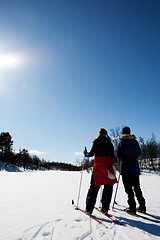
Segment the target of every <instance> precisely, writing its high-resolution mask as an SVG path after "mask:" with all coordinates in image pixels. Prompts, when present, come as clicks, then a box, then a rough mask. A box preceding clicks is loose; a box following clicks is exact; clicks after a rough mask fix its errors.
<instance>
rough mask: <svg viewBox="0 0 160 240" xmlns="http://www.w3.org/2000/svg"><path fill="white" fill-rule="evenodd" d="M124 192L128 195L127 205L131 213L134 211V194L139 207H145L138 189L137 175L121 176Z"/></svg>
mask: <svg viewBox="0 0 160 240" xmlns="http://www.w3.org/2000/svg"><path fill="white" fill-rule="evenodd" d="M122 180H123V185H124V188H125V192H126V193H127V195H128V205H129V208H130V210H131V211H136V202H135V198H134V193H135V195H136V198H137V200H138V203H139V206H140V207H142V208H144V207H145V199H144V197H143V195H142V191H141V188H140V182H139V175H137V174H136V175H122Z"/></svg>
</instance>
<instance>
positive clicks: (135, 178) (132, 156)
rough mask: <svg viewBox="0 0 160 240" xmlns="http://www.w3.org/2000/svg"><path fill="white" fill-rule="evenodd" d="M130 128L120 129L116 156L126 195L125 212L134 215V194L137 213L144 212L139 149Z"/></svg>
mask: <svg viewBox="0 0 160 240" xmlns="http://www.w3.org/2000/svg"><path fill="white" fill-rule="evenodd" d="M130 132H131V130H130V128H129V127H127V126H126V127H124V128H123V129H122V136H121V137H120V143H119V145H118V152H117V156H118V158H119V159H120V173H121V175H122V181H123V185H124V189H125V192H126V193H127V195H128V205H129V208H127V209H125V211H127V212H129V213H136V210H137V209H136V201H135V198H134V193H135V195H136V197H137V200H138V203H139V207H138V211H140V212H144V213H145V212H146V204H145V199H144V197H143V195H142V191H141V188H140V181H139V175H140V168H139V163H138V158H139V157H140V155H141V149H140V147H139V144H138V142H137V140H136V137H135V136H134V135H130Z"/></svg>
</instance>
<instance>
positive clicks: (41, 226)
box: [0, 171, 160, 240]
mask: <svg viewBox="0 0 160 240" xmlns="http://www.w3.org/2000/svg"><path fill="white" fill-rule="evenodd" d="M80 176H81V175H80V172H61V171H50V172H5V171H1V172H0V240H31V239H33V240H34V239H36V240H42V239H43V240H53V239H54V240H72V239H74V240H80V239H81V240H82V239H85V240H87V239H92V240H99V239H100V240H111V239H112V240H113V239H115V240H127V239H128V240H129V239H130V240H132V239H139V240H142V239H144V240H147V239H160V221H157V222H152V221H148V220H144V219H141V218H137V217H135V216H131V215H128V214H127V213H125V212H120V211H117V210H114V211H113V210H110V213H111V214H113V215H114V216H116V217H117V218H118V219H119V220H121V222H123V223H124V226H120V225H117V224H115V223H113V222H111V221H110V220H109V219H108V218H105V217H104V216H103V215H102V214H101V213H98V212H97V211H96V210H94V212H93V215H96V216H97V217H98V218H99V219H101V220H102V219H103V221H104V223H105V224H106V225H107V226H108V228H104V227H103V226H102V225H100V224H98V223H97V222H95V221H94V220H91V219H90V218H89V217H88V216H86V215H85V214H84V213H82V212H80V211H78V210H75V209H74V208H73V206H72V204H71V201H72V199H74V200H75V203H76V202H77V196H78V189H79V182H80ZM89 182H90V174H88V173H84V174H83V182H82V188H81V195H80V202H79V206H80V207H82V208H85V198H86V194H87V190H88V187H89ZM159 186H160V176H159V175H156V174H149V173H143V174H142V175H141V187H142V189H143V194H144V197H145V198H146V201H147V210H148V212H149V213H150V214H154V215H156V216H158V217H159V218H160V191H159ZM115 188H116V185H115V186H114V191H115ZM100 192H101V191H100ZM99 195H100V194H99ZM113 196H114V193H113ZM126 200H127V199H126V194H125V193H124V189H123V186H122V181H120V184H119V188H118V194H117V199H116V201H117V203H118V204H119V205H115V207H116V208H121V209H123V208H124V207H126V206H127V204H126ZM112 201H113V199H112ZM111 206H112V204H111ZM97 207H99V196H98V199H97Z"/></svg>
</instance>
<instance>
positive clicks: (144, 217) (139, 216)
mask: <svg viewBox="0 0 160 240" xmlns="http://www.w3.org/2000/svg"><path fill="white" fill-rule="evenodd" d="M114 209H115V210H118V211H121V212H125V213H127V214H129V215H131V216H135V217H138V218H143V219H145V220H148V221H151V222H156V223H157V222H158V221H157V220H156V219H151V218H148V217H146V216H142V215H140V214H137V213H129V212H126V211H125V210H123V209H119V208H114Z"/></svg>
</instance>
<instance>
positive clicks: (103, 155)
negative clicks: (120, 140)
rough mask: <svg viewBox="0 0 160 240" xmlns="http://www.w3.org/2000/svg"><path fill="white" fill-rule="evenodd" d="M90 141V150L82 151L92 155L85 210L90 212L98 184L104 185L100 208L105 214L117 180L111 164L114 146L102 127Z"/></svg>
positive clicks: (93, 204) (89, 155)
mask: <svg viewBox="0 0 160 240" xmlns="http://www.w3.org/2000/svg"><path fill="white" fill-rule="evenodd" d="M92 143H93V145H92V149H91V151H90V152H87V150H86V149H85V150H84V152H83V153H84V155H85V157H92V156H94V167H93V173H92V177H91V183H90V188H89V190H88V194H87V198H86V212H87V213H88V214H92V211H93V209H94V206H95V203H96V198H97V194H98V191H99V189H100V186H101V185H104V189H103V194H102V200H101V202H102V209H101V210H102V211H103V212H104V213H105V214H107V213H108V210H109V205H110V202H111V197H112V190H113V184H114V183H116V182H117V179H116V176H115V171H114V167H113V164H112V159H113V157H114V147H113V144H112V143H111V140H110V138H109V136H108V133H107V131H106V130H105V129H104V128H101V129H100V130H99V135H98V137H97V138H96V139H95V140H93V142H92Z"/></svg>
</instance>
